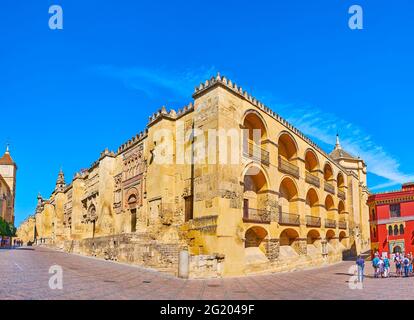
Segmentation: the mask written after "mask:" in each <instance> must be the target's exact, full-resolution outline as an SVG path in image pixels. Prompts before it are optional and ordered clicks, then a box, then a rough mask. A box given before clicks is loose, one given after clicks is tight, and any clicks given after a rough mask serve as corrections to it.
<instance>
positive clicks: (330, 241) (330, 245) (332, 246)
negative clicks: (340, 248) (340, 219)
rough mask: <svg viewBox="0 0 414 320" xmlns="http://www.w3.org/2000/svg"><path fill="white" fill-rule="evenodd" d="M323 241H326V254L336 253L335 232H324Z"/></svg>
mask: <svg viewBox="0 0 414 320" xmlns="http://www.w3.org/2000/svg"><path fill="white" fill-rule="evenodd" d="M325 239H326V245H327V249H328V254H333V253H335V252H336V243H335V240H336V239H335V231H333V230H328V231H326V236H325Z"/></svg>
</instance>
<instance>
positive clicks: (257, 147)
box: [243, 110, 270, 165]
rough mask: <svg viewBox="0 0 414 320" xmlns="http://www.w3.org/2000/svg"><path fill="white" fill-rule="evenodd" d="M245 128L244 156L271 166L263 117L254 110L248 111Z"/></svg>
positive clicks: (244, 123) (244, 121) (244, 120)
mask: <svg viewBox="0 0 414 320" xmlns="http://www.w3.org/2000/svg"><path fill="white" fill-rule="evenodd" d="M243 128H244V132H243V133H244V134H243V155H244V156H246V157H248V158H250V159H253V160H255V161H258V162H261V163H263V164H266V165H269V160H270V159H269V152H268V151H267V150H266V147H265V143H266V140H267V129H266V125H265V122H264V120H263V118H262V116H261V115H260V114H259V113H258V112H256V111H254V110H249V111H247V113H246V115H245V117H244V119H243Z"/></svg>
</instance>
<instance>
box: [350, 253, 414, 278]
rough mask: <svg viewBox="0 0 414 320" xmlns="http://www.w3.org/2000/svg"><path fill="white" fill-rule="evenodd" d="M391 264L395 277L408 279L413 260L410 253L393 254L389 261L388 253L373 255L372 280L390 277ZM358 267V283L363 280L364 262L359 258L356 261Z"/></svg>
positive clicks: (411, 270) (411, 271) (411, 272)
mask: <svg viewBox="0 0 414 320" xmlns="http://www.w3.org/2000/svg"><path fill="white" fill-rule="evenodd" d="M391 263H394V264H395V275H396V276H397V277H409V276H410V275H412V274H413V263H414V258H413V255H412V253H408V254H404V253H399V252H397V253H395V254H394V255H392V257H391V259H390V258H388V253H383V255H381V256H380V255H379V253H378V252H376V253H375V255H374V258H373V259H372V267H373V268H374V278H388V277H390V275H391ZM356 264H357V267H358V281H359V282H362V281H363V280H364V268H365V260H364V259H363V258H362V257H361V256H359V257H358V259H357V261H356Z"/></svg>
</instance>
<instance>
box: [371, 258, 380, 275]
mask: <svg viewBox="0 0 414 320" xmlns="http://www.w3.org/2000/svg"><path fill="white" fill-rule="evenodd" d="M379 261H380V259H379V258H378V252H375V255H374V259H372V267H373V268H374V277H375V278H378V267H379Z"/></svg>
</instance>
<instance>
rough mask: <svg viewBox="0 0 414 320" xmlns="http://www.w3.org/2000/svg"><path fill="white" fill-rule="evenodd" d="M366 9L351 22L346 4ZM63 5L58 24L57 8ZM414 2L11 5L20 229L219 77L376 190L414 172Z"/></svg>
mask: <svg viewBox="0 0 414 320" xmlns="http://www.w3.org/2000/svg"><path fill="white" fill-rule="evenodd" d="M354 4H358V5H360V6H361V7H362V9H363V29H362V30H351V29H350V28H349V26H348V20H349V18H350V17H351V14H349V13H348V9H349V8H350V7H351V6H352V5H354ZM51 5H60V6H61V7H62V9H63V30H51V29H50V28H49V25H48V22H49V18H50V17H51V14H49V7H50V6H51ZM413 31H414V3H413V2H412V1H409V0H406V1H398V0H397V1H392V2H391V1H385V0H375V1H373V0H369V1H368V0H367V1H358V2H356V0H334V1H332V0H325V1H322V0H314V1H307V0H306V1H305V0H304V1H298V0H289V1H287V0H284V1H282V0H278V1H275V0H273V1H213V0H211V1H202V2H201V1H200V2H198V1H157V0H153V1H132V0H129V1H127V0H125V1H122V2H121V1H114V0H106V1H91V0H83V1H80V0H79V1H77V0H70V1H69V0H53V1H51V0H49V1H46V0H22V1H18V2H16V1H14V0H2V1H1V3H0V153H2V150H1V149H2V148H4V149H5V147H6V144H7V143H10V150H11V155H12V156H13V158H14V160H15V161H16V162H17V164H18V168H19V169H18V176H17V196H16V225H19V224H20V222H21V221H22V220H24V219H25V218H26V217H27V216H28V215H29V214H33V212H34V209H35V207H36V196H37V194H38V193H39V192H40V193H41V194H42V195H43V196H44V197H49V196H50V194H51V192H52V191H53V189H54V185H55V182H56V178H57V174H58V172H59V170H60V168H62V169H63V170H64V172H65V175H66V180H67V182H70V181H71V179H72V177H73V175H74V174H75V173H76V172H77V171H79V170H81V169H83V168H88V167H89V166H90V164H91V163H92V162H94V161H95V160H97V159H98V157H99V154H100V152H101V151H103V150H104V149H105V148H109V149H112V150H116V149H117V147H118V146H119V145H120V144H122V143H123V142H125V141H127V140H128V139H129V138H130V137H132V136H134V135H135V134H136V133H138V132H140V131H141V130H143V129H144V128H145V126H146V124H147V122H148V116H149V115H151V114H152V113H153V112H155V111H156V110H158V109H159V108H160V107H161V106H163V105H165V106H167V108H175V109H178V108H181V107H183V106H184V105H187V104H188V103H189V102H191V101H192V98H191V95H192V93H193V90H194V87H195V86H196V85H198V84H199V83H200V82H202V81H204V80H206V79H207V78H210V77H211V76H212V75H214V74H216V73H217V72H218V71H219V72H220V73H221V74H222V75H225V76H227V77H228V78H230V79H232V80H233V81H235V82H236V83H237V84H239V85H241V86H242V87H243V88H244V89H246V90H247V91H248V92H249V93H251V94H252V95H253V96H255V97H256V98H258V99H259V100H260V101H262V102H263V103H264V104H266V105H267V106H269V107H270V108H271V109H273V110H274V111H275V112H277V113H279V114H280V115H282V116H283V117H284V118H286V119H287V120H288V121H290V122H291V123H292V124H293V125H295V126H296V127H298V128H299V129H300V130H301V131H303V132H304V133H305V134H306V135H308V136H309V137H310V138H311V139H312V140H314V141H315V142H317V143H318V144H319V145H320V146H321V147H322V148H323V149H324V150H326V151H328V152H330V151H331V150H332V148H333V145H334V144H335V135H336V134H337V133H339V134H340V137H341V142H342V146H343V148H344V149H346V150H347V151H350V152H351V153H352V154H354V155H356V156H361V157H362V158H363V159H364V160H365V161H366V162H367V165H368V171H369V173H368V185H369V188H370V189H371V190H372V191H375V192H380V191H384V190H390V189H399V188H400V185H401V183H403V182H406V181H410V180H414V167H413V162H412V159H413V158H414V157H413V156H414V148H413V147H412V146H413V143H412V140H413V139H412V125H413V119H414V117H413V115H414V111H413V107H414V96H413V88H414V77H413V74H414V63H413V57H414V41H413V33H414V32H413Z"/></svg>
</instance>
